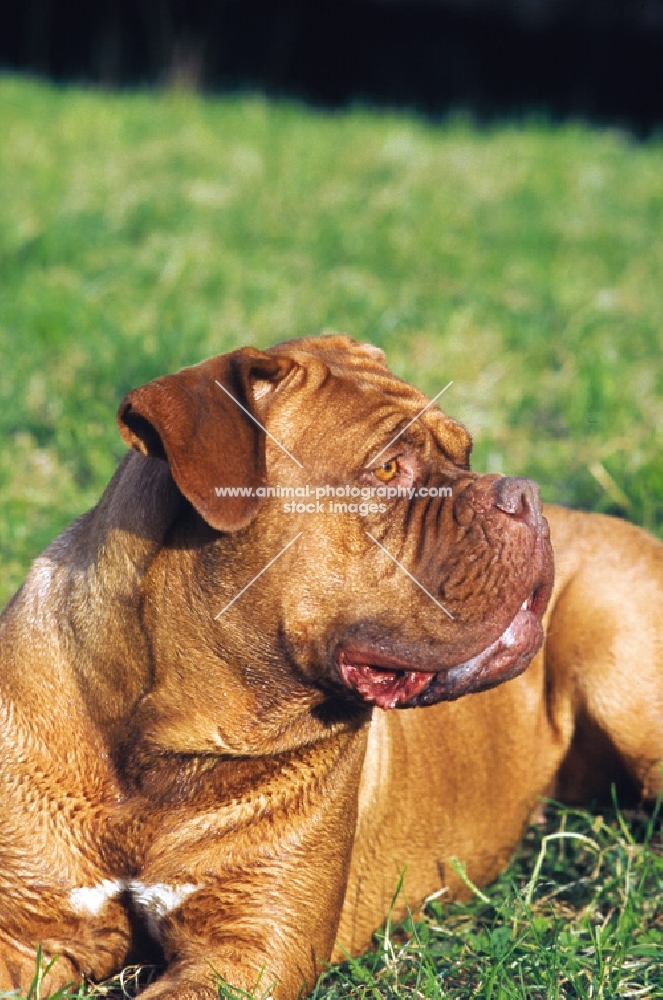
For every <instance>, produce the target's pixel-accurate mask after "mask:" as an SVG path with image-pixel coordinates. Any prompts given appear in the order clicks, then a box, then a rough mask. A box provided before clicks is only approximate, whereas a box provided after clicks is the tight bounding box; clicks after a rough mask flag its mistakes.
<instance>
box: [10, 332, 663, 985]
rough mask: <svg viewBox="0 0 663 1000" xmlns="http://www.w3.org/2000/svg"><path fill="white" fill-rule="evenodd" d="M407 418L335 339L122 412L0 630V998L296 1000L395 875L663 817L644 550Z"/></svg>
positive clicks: (445, 877) (657, 650)
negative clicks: (138, 982)
mask: <svg viewBox="0 0 663 1000" xmlns="http://www.w3.org/2000/svg"><path fill="white" fill-rule="evenodd" d="M427 403H428V400H427V399H426V398H425V397H424V396H422V394H421V393H420V392H418V391H417V390H416V389H414V388H412V387H410V386H408V385H407V384H406V383H404V382H402V381H400V380H399V379H398V378H396V377H395V376H394V375H392V374H391V373H390V372H389V370H388V368H387V367H386V366H385V364H384V360H383V356H382V354H381V352H380V351H378V350H377V349H375V348H373V347H371V346H370V345H365V344H358V343H356V342H355V341H353V340H351V339H350V338H348V337H345V336H329V337H321V338H318V339H307V340H301V341H290V342H288V343H285V344H281V345H277V346H276V347H274V348H271V349H270V350H268V351H264V352H263V351H257V350H253V349H250V348H245V349H242V350H238V351H235V352H233V353H232V354H228V355H224V356H221V357H217V358H212V359H211V360H208V361H205V362H203V363H202V364H200V365H197V366H195V367H193V368H188V369H185V370H184V371H182V372H180V373H179V374H176V375H166V376H164V377H162V378H158V379H156V380H155V381H153V382H150V383H149V384H148V385H145V386H142V387H140V388H137V389H134V390H133V391H132V392H130V393H129V394H128V396H127V397H126V398H125V399H124V401H123V402H122V404H121V406H120V410H119V414H118V423H119V429H120V432H121V434H122V436H123V438H124V440H125V441H126V443H127V444H128V445H129V446H130V448H131V451H130V452H129V453H128V454H127V456H126V457H125V459H124V460H123V461H122V463H121V464H120V466H119V468H118V470H117V472H116V474H115V476H114V477H113V479H112V480H111V482H110V484H109V486H108V488H107V489H106V492H105V493H104V495H103V496H102V498H101V500H100V501H99V503H98V505H97V506H96V507H95V508H94V509H93V510H91V511H89V512H88V513H87V514H85V515H84V516H83V517H81V518H80V519H79V520H78V521H76V522H75V523H74V524H73V525H71V527H69V528H68V529H67V530H66V531H65V532H63V534H62V535H61V536H60V537H59V538H57V539H56V540H55V541H54V542H53V543H52V544H51V545H50V546H49V547H48V549H47V550H46V551H45V552H44V553H43V554H42V555H41V556H40V557H39V558H38V559H37V560H36V561H35V563H34V564H33V566H32V568H31V570H30V573H29V575H28V578H27V580H26V582H25V584H24V585H23V587H22V588H21V589H20V591H19V592H18V593H17V594H16V596H15V597H14V598H13V600H12V601H11V602H10V604H9V605H8V607H7V608H6V609H5V611H4V613H3V615H2V618H1V619H0V692H1V703H0V711H1V715H0V719H1V729H0V735H1V745H0V782H1V787H2V810H1V811H0V894H1V896H2V904H3V905H2V909H1V912H0V988H1V989H14V988H18V989H22V990H25V989H27V988H28V987H29V985H30V983H31V981H32V978H33V976H34V971H35V955H36V949H37V946H41V947H42V949H43V954H44V956H45V957H46V958H50V957H53V956H56V955H57V956H59V957H58V960H57V961H56V962H55V963H54V965H53V967H52V969H51V971H50V972H49V974H48V977H47V982H46V983H44V986H43V989H44V990H47V989H54V988H56V987H57V986H60V985H62V984H64V983H66V982H68V981H78V980H80V979H81V978H82V977H90V978H93V979H99V978H103V977H106V976H109V975H111V974H112V973H114V972H117V971H118V970H119V969H121V968H122V966H123V965H124V964H126V963H128V962H136V961H142V960H145V959H146V958H148V957H150V956H154V955H157V957H160V959H161V961H162V964H163V966H164V967H165V968H164V971H163V973H162V975H161V976H160V977H159V978H158V979H157V980H156V981H155V982H153V983H152V985H151V986H149V987H148V989H147V992H146V994H145V996H146V997H152V998H156V997H173V998H175V997H187V998H193V997H201V998H202V997H209V998H212V997H214V996H215V995H216V992H215V989H214V982H213V979H212V978H211V969H214V970H216V971H217V972H218V973H220V974H221V975H223V976H224V977H225V978H226V979H227V980H229V981H230V982H231V983H233V984H234V985H235V986H237V987H240V988H243V989H246V990H250V989H251V988H252V987H253V986H254V984H255V983H256V980H257V979H258V977H259V976H260V975H261V972H262V979H261V982H262V983H263V984H265V986H268V985H269V984H271V983H274V984H275V985H274V987H273V995H274V997H276V998H279V1000H294V998H295V997H297V996H299V995H300V993H301V992H302V990H303V991H305V990H306V989H307V988H308V989H310V988H311V987H312V986H313V984H314V981H315V978H316V975H317V974H318V972H319V970H320V968H321V964H322V963H324V962H325V961H327V960H329V958H330V957H340V956H341V954H342V951H341V948H344V949H346V950H350V951H352V952H357V951H359V950H361V949H364V948H365V947H366V946H367V945H368V944H369V942H370V936H371V932H372V931H373V929H374V928H375V927H376V926H377V925H379V924H380V922H381V921H382V920H383V919H384V917H385V914H386V910H387V907H388V905H389V903H390V901H391V897H392V893H393V890H394V887H395V884H396V880H397V877H398V872H399V871H402V870H403V869H404V868H406V871H407V874H406V881H405V890H406V895H407V898H408V900H409V901H410V903H412V904H414V903H416V901H417V900H421V899H422V898H423V897H424V896H426V895H427V894H429V893H432V892H434V891H435V890H437V889H440V888H441V887H442V883H444V884H445V885H446V886H447V887H448V892H449V895H450V896H451V897H453V895H454V894H456V895H460V894H462V893H463V892H464V891H465V887H464V885H463V883H462V882H460V881H459V879H458V877H457V876H456V874H455V872H454V869H453V868H452V867H451V866H450V865H449V863H448V861H449V858H450V857H453V856H457V857H459V858H462V859H463V861H464V862H465V865H466V868H467V874H468V875H469V877H470V878H471V879H472V881H473V882H475V883H477V884H482V883H485V882H486V881H488V880H490V879H491V878H493V877H494V876H495V875H496V874H497V873H498V872H499V871H500V869H501V868H502V867H503V866H504V865H505V863H506V862H507V860H508V858H509V855H510V853H511V851H512V850H513V848H514V846H515V845H516V844H517V842H518V839H519V837H520V835H521V833H522V831H523V827H524V825H525V824H526V822H527V819H528V816H529V814H530V812H531V810H532V809H533V808H534V807H535V805H536V803H537V799H538V797H539V796H541V795H542V794H550V793H551V792H552V793H553V794H554V795H555V796H556V797H558V798H562V799H566V800H568V801H572V802H581V801H588V800H591V799H592V798H594V797H597V796H600V795H602V794H603V793H605V792H606V790H608V789H609V788H610V783H611V781H613V780H614V778H615V776H616V774H620V775H622V776H624V775H625V776H626V778H627V780H628V783H629V784H630V785H631V787H632V790H633V791H634V793H635V794H637V795H640V796H642V797H652V796H656V794H657V793H658V791H659V790H660V770H659V765H660V762H661V760H662V759H663V663H662V662H661V659H662V651H663V625H662V624H661V615H660V608H661V606H662V602H663V546H661V545H660V544H659V543H658V542H657V541H655V540H654V539H652V538H650V537H648V536H647V535H646V534H645V533H644V532H642V531H640V530H638V529H636V528H634V527H632V526H630V525H628V524H625V523H623V522H620V521H618V520H615V519H611V518H608V517H601V516H597V515H585V514H580V513H575V512H571V511H568V510H562V509H558V508H546V509H542V506H541V503H540V500H539V493H538V489H537V487H536V485H535V484H534V483H532V482H531V481H529V480H526V479H519V478H510V477H498V476H493V475H490V476H488V475H486V476H480V475H477V474H476V473H474V472H472V471H470V466H469V455H470V447H471V441H470V438H469V435H468V434H467V432H466V431H465V429H464V428H463V427H461V426H460V425H459V424H458V423H456V422H455V421H454V420H452V419H451V418H449V417H447V416H445V415H444V414H443V413H442V412H441V411H440V410H439V409H438V408H437V407H434V406H427ZM553 551H554V564H555V569H554V583H553ZM544 637H545V641H544ZM606 747H609V748H610V753H607V752H606Z"/></svg>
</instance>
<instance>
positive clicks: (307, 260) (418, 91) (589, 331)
mask: <svg viewBox="0 0 663 1000" xmlns="http://www.w3.org/2000/svg"><path fill="white" fill-rule="evenodd" d="M662 126H663V0H641V2H640V0H639V2H636V0H586V2H584V3H580V2H577V0H576V2H571V0H429V2H425V0H411V2H409V3H404V2H401V3H398V2H389V0H353V2H348V0H338V2H335V3H332V2H327V0H322V2H303V0H302V2H300V0H288V2H285V0H284V2H278V0H274V2H268V0H242V2H240V0H206V2H203V0H188V2H184V0H98V2H96V3H93V4H87V5H83V4H80V3H77V2H74V0H23V2H21V3H18V2H16V0H4V2H3V3H2V4H1V5H0V137H1V138H0V352H1V356H2V365H1V366H0V404H1V405H0V434H2V442H3V446H2V449H1V450H0V600H1V599H4V598H7V597H8V596H9V595H10V593H11V592H12V590H13V589H14V588H15V587H16V586H17V585H18V584H19V583H20V581H21V579H22V578H23V576H24V573H25V570H26V567H27V565H28V563H29V561H30V559H31V558H33V557H34V556H35V555H36V554H37V553H38V552H40V551H41V550H42V549H43V548H44V547H45V545H46V544H47V543H48V541H49V540H50V539H51V538H52V537H54V535H55V534H56V533H57V532H58V531H59V530H61V529H62V528H63V527H64V526H65V525H66V524H67V523H68V522H69V521H71V520H72V519H73V518H74V517H75V516H76V515H77V514H79V513H81V512H82V511H83V510H85V509H86V508H88V507H89V506H90V505H91V504H93V503H95V502H96V500H97V499H98V497H99V496H100V494H101V492H102V490H103V488H104V486H105V484H106V483H107V481H108V479H109V478H110V476H111V474H112V471H113V469H114V467H115V465H116V463H117V461H118V460H119V459H120V457H121V456H122V454H123V451H124V446H123V443H122V441H121V440H120V438H119V435H118V433H117V430H116V427H115V410H116V408H117V405H118V403H119V401H120V400H121V398H122V396H123V395H124V393H125V392H126V391H127V390H128V389H129V388H131V387H133V386H135V385H138V384H141V383H143V382H145V381H148V380H149V379H151V378H154V377H156V376H158V375H160V374H163V373H164V372H166V371H172V370H175V369H177V368H179V367H181V366H183V365H186V364H192V363H195V362H197V361H199V360H201V359H202V358H204V357H206V356H209V355H212V354H217V353H221V352H223V351H226V350H230V349H233V348H235V347H237V346H240V345H243V344H256V345H257V346H268V345H270V344H273V343H275V342H276V341H278V340H282V339H285V338H289V337H293V336H299V335H305V334H310V333H314V332H318V331H323V330H327V331H328V330H343V331H345V332H347V333H350V334H351V335H353V336H355V337H356V338H358V339H361V340H369V341H372V342H373V343H376V344H378V345H379V346H381V347H383V348H384V350H385V351H386V353H387V359H388V362H389V363H390V365H391V366H392V368H393V369H394V371H396V372H397V374H399V375H401V376H402V377H404V378H406V379H408V380H409V381H411V382H413V383H414V384H416V385H418V386H419V387H420V388H422V389H423V390H424V391H426V392H428V393H429V394H430V395H434V394H435V393H436V392H437V391H439V389H440V388H441V387H442V386H443V385H445V384H446V383H447V382H448V381H449V380H450V379H453V380H454V386H453V388H452V389H451V390H450V391H449V392H448V393H447V394H446V395H445V408H446V409H447V410H448V411H449V412H450V413H451V414H452V415H453V416H455V417H456V418H457V419H459V420H461V421H463V422H464V423H465V424H466V426H467V427H468V428H469V429H470V431H471V432H472V434H473V436H474V441H475V448H474V458H473V462H474V468H475V469H477V470H478V471H482V472H483V471H494V472H505V473H506V472H509V473H511V474H526V475H530V476H533V477H534V478H536V479H538V480H539V482H540V483H541V486H542V490H543V495H544V497H545V498H546V499H547V500H551V501H556V502H559V503H564V504H568V505H573V506H578V507H583V508H585V509H591V510H598V511H604V512H607V513H611V514H614V515H616V516H619V517H626V518H629V519H631V520H633V521H635V522H637V523H639V524H643V525H645V526H646V527H647V528H648V529H649V530H651V531H654V532H656V533H658V534H659V535H662V536H663V465H662V462H661V454H662V451H663V449H662V447H661V445H662V441H661V436H662V433H663V431H662V428H663V365H662V364H661V357H662V356H663V342H662V332H661V317H663V240H662V232H661V229H662V225H663V139H662V132H661V128H662Z"/></svg>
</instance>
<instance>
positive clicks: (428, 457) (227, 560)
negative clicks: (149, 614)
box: [118, 336, 552, 708]
mask: <svg viewBox="0 0 663 1000" xmlns="http://www.w3.org/2000/svg"><path fill="white" fill-rule="evenodd" d="M118 422H119V426H120V430H121V432H122V435H123V437H124V439H125V441H126V442H127V443H128V444H129V445H131V446H132V447H133V448H135V449H136V450H138V451H140V452H141V453H142V454H143V455H145V456H148V457H151V458H156V459H159V460H162V461H166V462H167V463H168V465H169V467H170V472H171V475H172V478H173V480H174V482H175V483H176V485H177V487H178V489H179V490H180V491H181V494H182V495H183V497H185V498H186V501H188V504H187V505H185V506H186V507H187V510H188V515H187V517H188V519H184V520H183V521H182V523H181V524H180V526H179V527H178V528H177V529H176V530H174V531H173V533H172V534H171V537H170V538H169V539H168V540H167V545H169V546H171V547H176V548H178V550H179V551H180V552H187V553H189V555H187V558H188V559H189V560H190V563H189V564H190V566H192V567H195V568H194V569H192V570H191V573H192V576H191V586H195V587H196V588H197V593H196V598H195V602H194V598H193V596H191V601H192V603H195V604H196V607H197V608H198V612H197V614H198V618H199V617H200V607H204V609H205V615H206V616H207V621H206V624H207V628H208V633H209V636H212V637H213V639H209V640H206V641H209V642H210V643H211V645H210V646H209V648H210V649H211V648H213V646H214V643H216V644H217V646H218V649H219V650H220V651H222V653H221V652H220V654H219V655H220V656H221V657H222V658H223V659H224V661H226V662H227V661H228V659H229V658H233V661H234V663H235V665H236V669H241V670H242V671H243V678H244V682H245V683H247V684H249V685H251V686H253V688H254V689H255V691H257V692H258V697H259V699H262V703H263V705H267V704H271V703H272V701H273V700H274V699H276V698H277V697H278V691H277V690H276V691H274V690H273V691H270V685H272V687H274V688H278V690H281V689H282V686H283V683H285V681H284V678H283V676H282V671H283V669H284V668H283V664H286V665H287V669H288V673H289V681H288V684H290V689H289V695H290V696H292V693H293V691H292V683H295V685H296V691H297V698H299V699H300V701H301V702H302V703H307V704H308V703H309V702H311V703H313V702H314V703H315V704H316V705H318V706H319V705H321V704H322V703H323V702H324V701H325V700H326V699H329V698H335V699H336V700H338V699H339V696H340V697H341V698H342V699H346V700H347V702H348V703H349V704H351V703H363V704H364V705H365V704H375V705H378V706H379V707H381V708H392V707H401V708H409V707H414V706H419V705H429V704H432V703H434V702H436V701H440V700H444V699H453V698H457V697H459V696H460V695H463V694H467V693H469V692H474V691H480V690H483V689H485V688H489V687H492V686H494V685H496V684H498V683H501V682H502V681H505V680H508V679H509V678H511V677H514V676H515V675H517V674H518V673H520V672H521V671H522V670H524V669H525V667H526V666H527V664H528V663H529V661H530V660H531V658H532V656H533V655H534V653H535V652H536V651H537V649H538V648H539V646H540V645H541V642H542V640H543V631H542V625H541V616H542V614H543V612H544V610H545V607H546V604H547V601H548V598H549V596H550V591H551V587H552V554H551V548H550V541H549V535H548V528H547V524H546V521H545V519H544V517H543V515H542V513H541V505H540V500H539V494H538V488H537V487H536V485H535V484H534V483H533V482H531V481H529V480H526V479H515V478H509V477H499V476H494V475H485V476H480V475H477V474H476V473H474V472H472V471H470V467H469V455H470V449H471V439H470V437H469V435H468V433H467V431H466V430H465V429H464V428H463V427H462V426H461V425H460V424H458V423H457V422H456V421H454V420H452V419H451V418H450V417H448V416H446V415H445V414H444V413H442V411H441V410H440V409H439V408H438V407H437V406H435V405H431V403H430V402H429V400H428V399H427V398H426V397H425V396H423V395H422V393H420V392H419V391H418V390H416V389H414V388H412V387H411V386H409V385H408V384H406V383H405V382H403V381H401V380H399V379H398V378H396V377H395V376H394V375H393V374H392V373H391V372H390V371H389V370H388V369H387V367H386V366H385V364H384V358H383V355H382V352H381V351H379V350H377V349H376V348H374V347H371V346H370V345H365V344H359V343H357V342H355V341H353V340H351V339H350V338H349V337H345V336H327V337H320V338H310V339H304V340H300V341H289V342H287V343H283V344H280V345H277V346H276V347H274V348H271V349H270V350H267V351H257V350H254V349H252V348H243V349H241V350H238V351H234V352H232V353H231V354H227V355H223V356H220V357H217V358H212V359H210V360H208V361H205V362H203V363H202V364H199V365H196V366H195V367H192V368H187V369H184V370H183V371H181V372H179V373H178V374H176V375H167V376H164V377H163V378H158V379H156V380H155V381H153V382H150V383H149V384H147V385H145V386H142V387H141V388H138V389H134V390H133V391H132V392H130V393H129V394H128V395H127V396H126V397H125V399H124V400H123V402H122V405H121V407H120V410H119V414H118ZM162 593H163V595H164V601H167V600H168V594H167V588H166V585H165V584H164V588H163V590H162ZM164 612H165V609H164ZM172 613H173V614H177V612H176V611H175V610H174V609H173V611H172ZM248 635H250V636H252V637H254V638H253V640H252V641H253V645H254V649H253V651H251V647H250V643H248V642H247V641H245V638H244V637H246V636H248ZM255 637H257V638H255ZM182 641H184V636H183V637H182ZM293 678H294V682H293V680H292V679H293Z"/></svg>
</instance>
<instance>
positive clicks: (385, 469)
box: [375, 458, 398, 483]
mask: <svg viewBox="0 0 663 1000" xmlns="http://www.w3.org/2000/svg"><path fill="white" fill-rule="evenodd" d="M397 472H398V462H397V461H396V459H395V458H392V459H391V460H390V461H389V462H385V463H384V465H381V466H380V467H379V468H377V469H375V475H376V476H377V478H378V479H379V480H380V482H381V483H388V482H389V480H390V479H393V478H394V476H395V475H396V473H397Z"/></svg>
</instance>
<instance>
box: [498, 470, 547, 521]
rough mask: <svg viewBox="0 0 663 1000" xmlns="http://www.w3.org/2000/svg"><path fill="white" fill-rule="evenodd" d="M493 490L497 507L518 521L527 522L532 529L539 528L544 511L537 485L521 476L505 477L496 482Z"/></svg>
mask: <svg viewBox="0 0 663 1000" xmlns="http://www.w3.org/2000/svg"><path fill="white" fill-rule="evenodd" d="M493 489H494V491H495V506H496V507H499V509H500V510H503V511H504V513H505V514H509V515H510V516H511V517H513V518H516V520H518V521H525V522H526V523H527V524H531V525H532V527H538V525H539V524H540V522H541V513H542V511H541V493H540V491H539V486H538V484H537V483H535V482H534V481H533V480H532V479H524V478H522V477H519V476H504V477H503V478H502V479H497V480H496V481H495V483H494V484H493Z"/></svg>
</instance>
